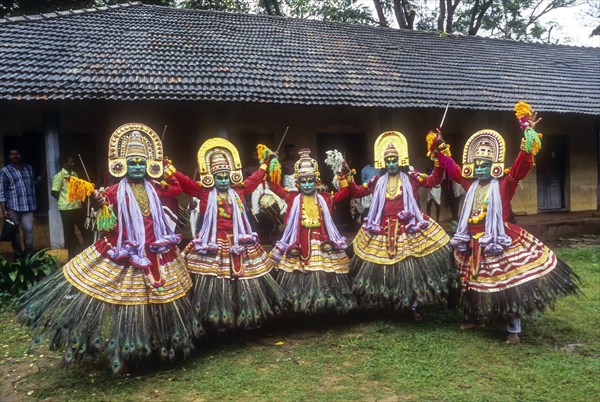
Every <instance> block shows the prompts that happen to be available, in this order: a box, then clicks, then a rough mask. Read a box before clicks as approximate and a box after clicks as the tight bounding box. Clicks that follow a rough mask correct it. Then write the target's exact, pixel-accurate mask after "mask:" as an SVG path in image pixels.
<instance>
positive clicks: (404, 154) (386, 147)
mask: <svg viewBox="0 0 600 402" xmlns="http://www.w3.org/2000/svg"><path fill="white" fill-rule="evenodd" d="M390 155H395V156H398V165H399V166H408V165H409V162H408V145H407V143H406V137H404V135H403V134H402V133H400V132H398V131H386V132H385V133H383V134H381V135H380V136H379V137H377V139H376V140H375V149H374V156H375V169H384V168H385V161H384V158H385V157H386V156H390Z"/></svg>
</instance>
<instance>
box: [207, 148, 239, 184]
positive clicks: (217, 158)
mask: <svg viewBox="0 0 600 402" xmlns="http://www.w3.org/2000/svg"><path fill="white" fill-rule="evenodd" d="M219 171H228V172H229V173H230V176H229V178H230V180H231V184H239V183H241V182H242V180H243V176H242V162H241V161H240V154H239V152H238V150H237V148H236V147H235V145H233V144H232V143H231V142H229V141H227V140H226V139H224V138H211V139H209V140H206V141H205V142H204V144H202V146H201V147H200V149H199V150H198V172H199V173H200V182H201V183H202V185H203V186H204V187H212V186H213V185H214V184H215V180H214V179H213V173H216V172H219Z"/></svg>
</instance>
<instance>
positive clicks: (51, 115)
mask: <svg viewBox="0 0 600 402" xmlns="http://www.w3.org/2000/svg"><path fill="white" fill-rule="evenodd" d="M43 124H44V139H45V145H46V177H47V180H48V227H49V230H50V247H51V248H64V245H65V239H64V232H63V226H62V220H61V219H60V213H59V212H58V203H57V201H56V199H55V198H54V197H52V195H51V194H50V192H51V191H52V178H53V177H54V175H55V174H56V172H58V170H59V169H60V162H59V159H60V147H59V141H58V125H59V118H58V111H57V110H55V109H47V110H44V114H43Z"/></svg>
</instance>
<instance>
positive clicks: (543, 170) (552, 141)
mask: <svg viewBox="0 0 600 402" xmlns="http://www.w3.org/2000/svg"><path fill="white" fill-rule="evenodd" d="M568 155H569V143H568V140H567V136H566V135H558V136H545V137H544V139H543V145H542V151H541V152H540V153H539V154H538V155H537V156H536V165H537V195H538V210H539V211H540V212H544V211H560V210H564V209H565V208H566V205H565V199H566V194H565V193H566V185H565V183H566V173H567V171H568V169H567V162H568V158H567V156H568Z"/></svg>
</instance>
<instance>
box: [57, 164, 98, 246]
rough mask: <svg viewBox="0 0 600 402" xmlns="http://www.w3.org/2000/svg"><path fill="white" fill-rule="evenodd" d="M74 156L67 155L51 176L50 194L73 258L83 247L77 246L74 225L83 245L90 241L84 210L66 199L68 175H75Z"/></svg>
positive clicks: (78, 203)
mask: <svg viewBox="0 0 600 402" xmlns="http://www.w3.org/2000/svg"><path fill="white" fill-rule="evenodd" d="M74 169H75V158H73V157H71V156H69V157H67V158H66V159H65V162H64V164H63V168H62V169H61V170H60V171H59V172H58V173H56V174H55V175H54V177H53V178H52V193H51V194H52V196H53V197H54V198H56V200H57V201H58V210H59V212H60V218H61V220H62V224H63V233H64V236H65V247H66V248H67V250H69V258H73V257H74V256H75V255H76V254H78V253H79V252H80V251H81V250H82V249H83V247H80V246H79V240H78V239H77V236H76V235H75V226H77V227H78V228H79V231H80V232H81V238H82V240H83V245H84V246H88V245H89V244H90V243H91V238H90V236H88V235H87V233H89V232H88V231H86V230H85V228H84V225H85V217H86V211H85V209H83V208H82V206H81V202H80V201H77V200H73V201H71V202H69V200H68V199H67V194H68V189H67V182H68V180H69V178H70V177H77V173H76V172H75V170H74Z"/></svg>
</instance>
